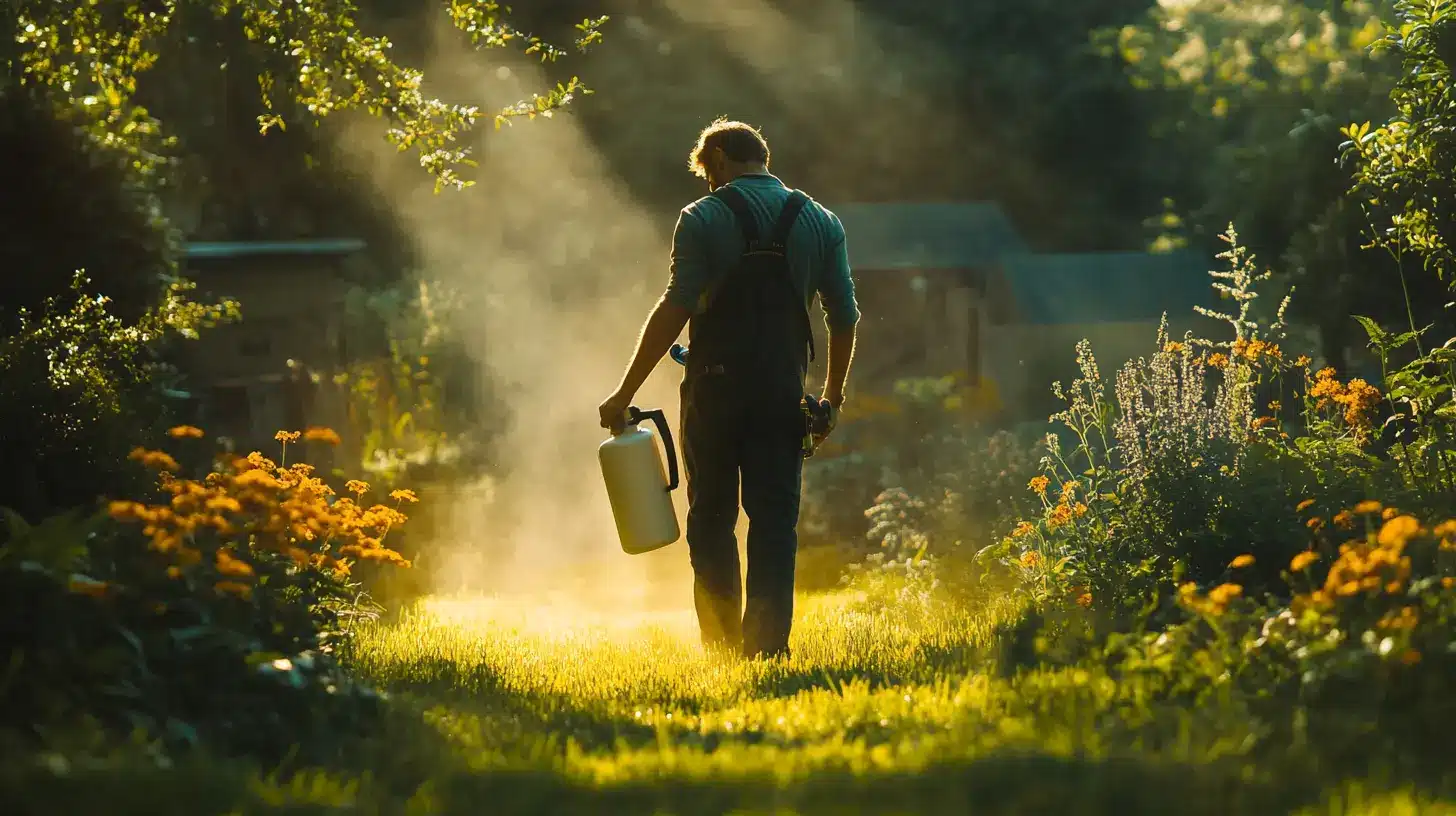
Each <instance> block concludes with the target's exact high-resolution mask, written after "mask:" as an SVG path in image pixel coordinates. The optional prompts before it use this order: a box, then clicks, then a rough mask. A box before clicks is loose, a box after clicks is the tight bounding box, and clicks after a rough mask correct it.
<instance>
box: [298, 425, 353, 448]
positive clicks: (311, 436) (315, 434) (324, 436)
mask: <svg viewBox="0 0 1456 816" xmlns="http://www.w3.org/2000/svg"><path fill="white" fill-rule="evenodd" d="M303 440H304V441H305V442H323V443H324V444H327V445H338V444H341V443H342V442H343V441H344V440H342V439H340V438H339V435H338V434H337V433H335V432H334V430H333V429H332V428H309V429H308V430H306V431H304V432H303Z"/></svg>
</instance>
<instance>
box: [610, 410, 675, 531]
mask: <svg viewBox="0 0 1456 816" xmlns="http://www.w3.org/2000/svg"><path fill="white" fill-rule="evenodd" d="M649 419H650V420H652V424H653V425H655V426H656V427H657V433H658V434H659V435H661V437H662V446H663V449H664V450H665V452H666V453H667V467H666V471H665V472H664V468H663V457H662V456H661V455H660V454H659V453H658V451H657V444H656V436H655V435H654V434H653V433H652V431H650V430H648V429H646V428H643V427H640V425H641V423H642V422H643V421H644V420H649ZM622 420H623V421H622V425H621V426H620V428H613V429H612V438H610V439H608V440H606V441H605V442H603V443H602V444H601V445H600V446H599V447H598V448H597V458H598V460H599V461H600V462H601V467H602V481H603V482H605V483H606V486H607V499H608V500H609V501H610V502H611V505H612V517H613V519H614V520H615V521H616V523H617V537H618V539H619V540H620V541H621V543H622V550H623V551H624V552H626V553H628V554H631V555H638V554H641V553H646V552H651V551H653V550H658V549H661V548H663V547H666V546H667V545H669V544H671V543H673V542H675V541H677V540H678V538H679V537H681V535H682V529H681V528H680V527H679V526H678V522H677V510H676V509H675V508H674V507H673V506H672V491H674V490H676V489H677V486H678V468H677V451H676V449H675V448H674V446H673V444H672V430H671V428H669V427H668V422H667V415H666V414H664V413H663V412H662V411H661V410H654V411H643V410H641V409H639V408H636V407H632V408H628V409H627V414H626V416H624V417H623V418H622Z"/></svg>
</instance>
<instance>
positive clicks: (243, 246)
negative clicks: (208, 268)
mask: <svg viewBox="0 0 1456 816" xmlns="http://www.w3.org/2000/svg"><path fill="white" fill-rule="evenodd" d="M364 248H365V243H364V242H363V241H361V240H359V239H358V238H326V239H319V240H309V241H199V242H194V243H189V244H187V245H186V247H185V248H184V249H183V255H184V257H186V258H187V259H188V260H199V259H211V258H243V257H260V256H273V257H278V256H288V255H349V254H351V253H354V252H359V251H362V250H363V249H364Z"/></svg>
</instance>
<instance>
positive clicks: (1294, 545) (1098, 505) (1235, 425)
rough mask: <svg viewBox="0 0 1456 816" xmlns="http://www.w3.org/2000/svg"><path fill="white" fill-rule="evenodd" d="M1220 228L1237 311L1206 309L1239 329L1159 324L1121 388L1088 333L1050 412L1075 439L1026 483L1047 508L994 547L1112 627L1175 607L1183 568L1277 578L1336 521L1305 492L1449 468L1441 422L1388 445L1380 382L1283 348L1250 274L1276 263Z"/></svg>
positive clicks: (1263, 580) (1252, 587) (1357, 495)
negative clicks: (1211, 330) (1412, 459)
mask: <svg viewBox="0 0 1456 816" xmlns="http://www.w3.org/2000/svg"><path fill="white" fill-rule="evenodd" d="M1225 240H1226V241H1228V242H1229V244H1230V246H1231V248H1230V250H1229V251H1228V252H1225V253H1224V254H1223V255H1222V256H1221V257H1224V258H1227V259H1229V260H1230V262H1231V267H1232V268H1231V269H1230V270H1229V271H1226V272H1214V273H1212V274H1213V275H1214V277H1215V279H1216V281H1218V282H1217V283H1216V288H1218V289H1220V290H1222V291H1223V292H1224V293H1225V294H1227V295H1228V296H1229V297H1230V298H1231V299H1232V300H1233V301H1234V302H1235V303H1237V304H1239V310H1238V312H1237V313H1230V314H1220V313H1217V312H1211V311H1208V310H1202V311H1203V313H1204V314H1207V315H1211V316H1215V317H1220V318H1222V319H1223V320H1225V321H1226V322H1228V323H1229V324H1230V325H1231V326H1232V327H1233V329H1234V337H1233V339H1232V340H1228V341H1222V342H1214V341H1211V340H1206V339H1201V338H1194V337H1191V336H1189V337H1185V338H1184V339H1183V340H1181V341H1174V340H1171V339H1170V338H1168V337H1167V336H1166V331H1165V330H1164V331H1163V332H1160V335H1159V339H1158V346H1159V347H1158V348H1157V349H1156V350H1155V352H1154V353H1153V355H1152V356H1151V357H1150V358H1147V359H1142V360H1136V361H1130V362H1129V363H1127V364H1126V365H1125V366H1124V368H1123V369H1122V371H1120V372H1119V373H1118V375H1117V378H1116V387H1115V389H1113V392H1112V394H1111V396H1109V395H1108V389H1107V386H1106V384H1105V383H1104V381H1103V379H1102V377H1101V374H1100V372H1099V371H1098V368H1097V364H1096V359H1095V358H1094V357H1093V354H1092V350H1091V348H1090V347H1089V346H1088V345H1087V344H1086V343H1085V342H1084V343H1082V344H1080V345H1079V346H1078V349H1077V359H1078V363H1079V365H1080V366H1081V370H1082V377H1081V378H1080V379H1078V381H1077V382H1075V383H1074V384H1073V386H1072V388H1071V389H1070V391H1066V392H1064V391H1063V390H1062V389H1061V387H1060V386H1056V387H1055V390H1056V391H1057V393H1058V395H1059V396H1061V397H1063V398H1064V399H1065V400H1066V401H1067V409H1066V410H1065V411H1063V412H1062V413H1060V414H1058V415H1056V416H1055V417H1053V419H1054V420H1056V421H1058V422H1060V423H1061V424H1062V425H1063V426H1064V427H1065V428H1066V429H1067V430H1068V431H1070V434H1069V435H1070V437H1071V438H1072V439H1073V440H1075V442H1074V446H1073V448H1072V449H1071V450H1069V451H1063V450H1062V448H1061V445H1060V443H1059V438H1058V437H1057V436H1055V435H1049V436H1048V438H1047V442H1048V446H1049V448H1050V452H1049V454H1048V456H1046V457H1045V458H1044V460H1043V463H1042V464H1043V472H1042V474H1041V475H1039V476H1037V477H1036V478H1035V479H1032V480H1031V482H1030V484H1029V487H1030V489H1031V491H1032V492H1034V493H1035V494H1036V495H1037V496H1038V497H1039V498H1040V499H1041V502H1042V507H1041V508H1040V509H1041V512H1039V513H1037V514H1035V515H1034V517H1033V518H1031V519H1027V520H1024V521H1023V522H1022V523H1020V524H1019V525H1017V527H1016V529H1015V530H1014V531H1013V533H1012V535H1011V537H1010V538H1009V539H1008V540H1007V541H1006V542H1004V543H1003V544H1002V545H1001V546H998V547H996V548H993V549H992V550H990V553H989V554H990V555H993V556H996V557H998V558H999V559H1000V560H1001V562H1002V563H1004V564H1007V565H1010V566H1014V567H1017V568H1019V569H1021V570H1022V571H1023V572H1024V573H1025V575H1026V577H1027V579H1028V581H1030V585H1029V586H1030V587H1031V588H1032V591H1033V592H1034V593H1035V594H1036V596H1037V597H1038V598H1039V599H1042V600H1058V601H1060V600H1067V601H1072V602H1075V603H1077V604H1080V605H1082V606H1087V607H1091V608H1093V609H1094V610H1095V611H1096V612H1098V613H1099V616H1100V617H1102V618H1103V619H1104V621H1105V628H1106V629H1108V630H1114V631H1115V630H1124V629H1126V628H1128V627H1130V626H1132V625H1134V623H1135V622H1136V621H1137V620H1138V619H1139V618H1140V616H1141V615H1143V614H1144V613H1146V612H1148V611H1149V610H1152V609H1157V608H1163V609H1165V610H1166V609H1167V607H1168V604H1169V602H1170V601H1171V599H1172V594H1173V589H1174V587H1175V586H1176V585H1177V584H1178V583H1180V582H1181V581H1183V580H1185V579H1186V580H1191V581H1194V582H1196V583H1198V584H1204V583H1209V582H1216V581H1218V580H1220V579H1221V578H1223V577H1225V575H1226V573H1227V570H1228V565H1229V564H1230V563H1231V562H1232V561H1234V560H1235V559H1236V558H1238V557H1239V556H1242V555H1249V556H1252V557H1253V558H1254V563H1256V564H1258V565H1259V566H1257V567H1255V568H1254V569H1252V570H1247V571H1245V572H1244V573H1243V574H1242V578H1241V581H1242V585H1243V586H1244V588H1245V590H1246V591H1249V592H1254V593H1263V592H1266V591H1273V592H1278V591H1280V586H1281V581H1280V574H1279V571H1278V567H1277V565H1279V564H1284V563H1288V561H1289V560H1290V558H1292V557H1293V556H1295V555H1296V554H1297V553H1299V552H1300V551H1302V550H1304V549H1305V548H1306V547H1307V546H1308V545H1309V542H1310V540H1311V537H1312V536H1313V535H1315V534H1317V533H1318V532H1319V530H1320V528H1321V527H1322V525H1324V524H1325V523H1326V522H1325V521H1324V520H1323V519H1306V520H1303V521H1301V520H1300V519H1298V518H1295V517H1292V516H1291V515H1290V514H1289V513H1288V508H1290V507H1292V506H1294V505H1296V504H1302V505H1304V506H1318V507H1340V506H1349V505H1351V504H1354V503H1355V502H1358V501H1360V500H1362V499H1364V498H1366V497H1368V496H1371V495H1402V496H1404V495H1409V494H1410V492H1411V491H1412V490H1416V491H1417V492H1420V490H1419V489H1418V487H1419V486H1417V485H1416V484H1415V483H1414V482H1412V480H1411V478H1410V477H1409V475H1408V474H1414V473H1416V472H1417V470H1420V471H1423V472H1426V473H1428V474H1429V475H1430V477H1431V478H1435V479H1439V478H1444V477H1441V476H1440V475H1439V473H1440V471H1439V469H1438V465H1439V463H1440V462H1442V461H1445V460H1444V459H1442V458H1441V457H1442V456H1443V455H1444V454H1436V453H1432V451H1435V450H1444V447H1443V445H1442V444H1436V443H1435V442H1434V441H1433V440H1435V439H1436V438H1437V436H1435V435H1433V434H1436V429H1435V428H1434V425H1432V424H1431V423H1432V420H1430V419H1423V420H1422V421H1424V422H1425V423H1426V426H1428V427H1427V429H1426V431H1425V432H1424V433H1425V436H1423V437H1422V438H1423V439H1425V440H1426V441H1425V442H1423V443H1421V444H1419V445H1415V446H1413V447H1412V446H1406V447H1411V449H1412V450H1418V451H1419V452H1420V455H1422V456H1424V457H1425V459H1424V460H1423V463H1402V462H1400V461H1399V460H1398V459H1396V460H1392V459H1388V458H1383V457H1381V456H1378V455H1376V453H1375V452H1373V451H1372V450H1371V447H1372V445H1373V443H1374V442H1375V441H1376V439H1377V437H1378V434H1377V432H1376V429H1377V427H1379V428H1392V427H1398V426H1399V422H1398V421H1397V420H1398V412H1397V414H1396V415H1394V416H1395V418H1393V419H1391V420H1389V421H1386V422H1384V424H1381V425H1378V424H1377V422H1378V421H1379V420H1380V419H1381V417H1380V416H1379V415H1378V413H1377V412H1378V411H1381V410H1382V401H1381V394H1380V391H1379V390H1378V389H1377V388H1375V387H1374V386H1372V385H1370V384H1368V383H1366V382H1364V381H1362V380H1359V379H1353V380H1350V381H1348V382H1342V381H1340V380H1339V379H1337V378H1336V377H1335V374H1334V371H1333V369H1328V368H1326V369H1320V370H1318V371H1315V370H1312V364H1311V361H1310V360H1309V358H1308V357H1303V356H1301V357H1299V358H1297V359H1294V360H1288V359H1286V356H1285V354H1284V352H1283V351H1282V350H1281V349H1280V347H1279V345H1278V341H1279V339H1280V337H1281V332H1282V328H1283V326H1282V315H1283V310H1284V304H1281V306H1280V307H1279V309H1278V310H1277V311H1276V313H1275V317H1274V320H1273V322H1272V323H1271V324H1270V325H1269V326H1267V327H1263V326H1261V325H1260V324H1259V323H1258V322H1257V321H1255V320H1254V319H1253V317H1252V305H1253V303H1254V301H1255V299H1256V298H1257V292H1256V291H1255V288H1256V285H1257V284H1259V283H1260V282H1262V281H1263V280H1265V279H1266V278H1267V273H1265V274H1258V273H1256V272H1255V271H1254V267H1253V259H1252V258H1250V257H1248V256H1246V255H1245V254H1244V252H1243V250H1242V249H1241V248H1240V247H1239V246H1238V244H1237V235H1236V234H1234V232H1233V230H1232V228H1230V231H1229V233H1228V234H1227V235H1226V236H1225ZM1287 302H1288V299H1287V298H1286V299H1285V301H1284V303H1285V304H1287ZM1165 325H1166V324H1165ZM1412 376H1414V375H1412ZM1430 376H1431V375H1427V377H1428V378H1429V377H1430ZM1389 382H1391V383H1394V382H1395V380H1394V379H1391V380H1389ZM1405 390H1410V389H1405ZM1429 390H1430V388H1427V391H1429ZM1422 395H1423V396H1424V397H1426V398H1427V399H1426V402H1425V403H1424V404H1425V405H1427V406H1430V404H1431V403H1430V399H1429V397H1430V395H1429V393H1427V392H1422ZM1271 396H1272V399H1267V398H1268V397H1271ZM1265 399H1267V402H1265V401H1264V400H1265ZM1286 402H1288V404H1289V405H1290V406H1291V407H1294V410H1289V409H1286V408H1285V403H1286ZM1261 403H1262V404H1261ZM1392 405H1393V403H1392ZM1385 407H1390V406H1385ZM1416 413H1419V412H1416ZM1427 413H1429V411H1428V412H1427ZM1281 417H1283V418H1282V419H1281ZM1392 423H1395V424H1394V425H1393V424H1392ZM1443 444H1444V443H1443ZM1413 455H1414V454H1413ZM1425 494H1426V495H1428V496H1434V495H1438V493H1433V492H1431V491H1430V490H1429V489H1427V490H1425Z"/></svg>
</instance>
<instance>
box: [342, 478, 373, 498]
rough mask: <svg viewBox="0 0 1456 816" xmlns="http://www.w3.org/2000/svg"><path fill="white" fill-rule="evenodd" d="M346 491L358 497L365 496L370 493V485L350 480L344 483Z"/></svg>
mask: <svg viewBox="0 0 1456 816" xmlns="http://www.w3.org/2000/svg"><path fill="white" fill-rule="evenodd" d="M344 489H345V490H347V491H349V492H350V493H353V494H354V495H356V496H363V495H364V494H365V493H368V492H369V483H368V482H361V481H359V480H358V479H350V480H349V481H347V482H345V483H344Z"/></svg>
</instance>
